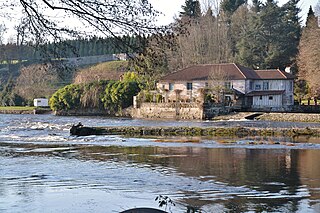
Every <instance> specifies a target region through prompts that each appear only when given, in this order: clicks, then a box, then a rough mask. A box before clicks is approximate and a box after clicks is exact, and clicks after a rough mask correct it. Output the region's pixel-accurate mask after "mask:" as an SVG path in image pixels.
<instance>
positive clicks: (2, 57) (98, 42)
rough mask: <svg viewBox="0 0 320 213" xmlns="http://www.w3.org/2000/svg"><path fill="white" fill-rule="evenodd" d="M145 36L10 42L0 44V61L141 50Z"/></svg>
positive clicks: (7, 61) (14, 61)
mask: <svg viewBox="0 0 320 213" xmlns="http://www.w3.org/2000/svg"><path fill="white" fill-rule="evenodd" d="M145 39H146V38H145V37H137V36H122V37H117V38H115V37H107V38H102V37H92V38H89V39H88V38H79V39H75V40H65V41H60V42H58V43H55V42H49V43H46V44H42V45H39V46H35V44H33V43H27V44H17V43H16V42H9V43H7V44H1V45H0V61H2V63H17V62H19V61H23V60H35V61H44V60H48V59H54V58H72V57H85V56H96V55H106V54H117V53H133V52H137V51H141V50H140V49H141V47H142V46H143V40H145Z"/></svg>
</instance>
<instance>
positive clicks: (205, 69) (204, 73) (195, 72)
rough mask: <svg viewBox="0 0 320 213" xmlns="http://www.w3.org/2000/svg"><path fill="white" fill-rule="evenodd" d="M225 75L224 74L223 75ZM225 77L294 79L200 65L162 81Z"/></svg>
mask: <svg viewBox="0 0 320 213" xmlns="http://www.w3.org/2000/svg"><path fill="white" fill-rule="evenodd" d="M222 73H223V74H222ZM220 74H222V75H224V76H225V77H226V78H228V79H229V80H245V79H293V78H294V77H293V76H292V75H290V74H289V73H285V72H283V71H280V70H252V69H250V68H247V67H244V66H241V65H239V64H235V63H230V64H199V65H194V66H191V67H187V68H185V69H182V70H179V71H177V72H174V73H171V74H168V75H166V76H164V77H162V78H161V81H201V80H203V81H205V80H209V79H210V77H209V76H210V75H213V76H215V75H216V76H217V75H220Z"/></svg>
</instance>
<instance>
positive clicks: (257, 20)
mask: <svg viewBox="0 0 320 213" xmlns="http://www.w3.org/2000/svg"><path fill="white" fill-rule="evenodd" d="M297 4H298V1H296V0H290V1H289V2H288V3H287V4H285V5H283V6H282V7H279V6H277V4H276V2H274V1H272V0H270V1H267V2H266V3H265V4H262V5H261V6H260V7H259V9H258V10H259V12H257V13H256V12H254V10H257V9H256V8H255V9H254V10H252V13H251V15H250V17H249V19H248V20H249V22H248V27H247V28H246V29H245V30H244V31H242V33H241V39H240V40H239V42H237V44H236V47H237V49H238V50H237V51H236V59H237V61H238V62H239V63H240V64H243V65H245V66H249V67H252V68H255V69H269V68H284V67H285V66H286V65H291V64H293V63H295V56H296V54H297V45H298V42H299V38H300V18H299V16H298V13H299V11H300V9H299V8H298V6H297Z"/></svg>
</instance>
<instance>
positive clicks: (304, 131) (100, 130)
mask: <svg viewBox="0 0 320 213" xmlns="http://www.w3.org/2000/svg"><path fill="white" fill-rule="evenodd" d="M88 129H89V130H90V131H88ZM71 133H72V132H71ZM77 133H78V134H74V135H82V136H84V135H126V136H228V137H246V136H284V137H296V136H301V135H306V136H317V137H319V136H320V129H317V128H285V129H283V128H244V127H225V128H223V127H147V126H139V127H121V126H119V127H81V128H79V129H78V130H77Z"/></svg>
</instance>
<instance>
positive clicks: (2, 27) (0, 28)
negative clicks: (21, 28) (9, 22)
mask: <svg viewBox="0 0 320 213" xmlns="http://www.w3.org/2000/svg"><path fill="white" fill-rule="evenodd" d="M6 29H7V28H6V25H4V24H0V45H2V44H3V35H4V33H5V32H6Z"/></svg>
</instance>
